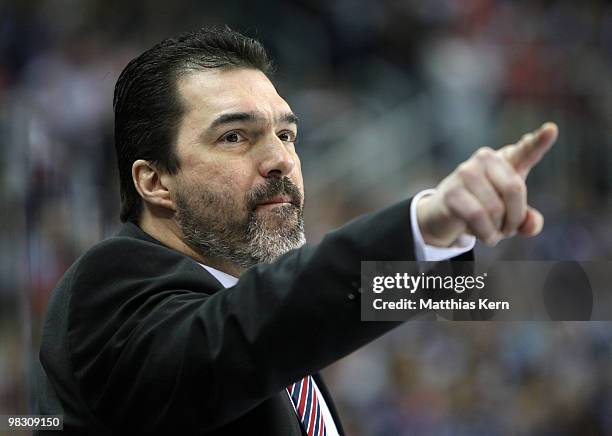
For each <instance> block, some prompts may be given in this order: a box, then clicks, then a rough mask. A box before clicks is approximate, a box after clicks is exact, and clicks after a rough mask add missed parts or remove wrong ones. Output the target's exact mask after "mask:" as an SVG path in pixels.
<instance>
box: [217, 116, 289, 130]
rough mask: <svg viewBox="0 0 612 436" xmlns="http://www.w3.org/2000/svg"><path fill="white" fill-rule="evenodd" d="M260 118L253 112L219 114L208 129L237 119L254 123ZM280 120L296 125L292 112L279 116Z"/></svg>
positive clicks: (260, 118)
mask: <svg viewBox="0 0 612 436" xmlns="http://www.w3.org/2000/svg"><path fill="white" fill-rule="evenodd" d="M262 119H263V118H262V117H260V116H258V115H256V114H255V113H254V112H232V113H228V114H222V115H219V116H218V117H217V118H216V119H215V120H214V121H213V122H212V123H210V127H209V128H208V129H209V130H212V129H214V128H215V127H219V126H221V125H223V124H229V123H235V122H239V121H242V122H249V123H254V122H257V121H260V120H262ZM280 121H281V122H284V123H288V124H295V125H297V123H298V117H297V116H296V115H295V114H294V113H293V112H287V113H285V114H284V115H283V116H281V118H280Z"/></svg>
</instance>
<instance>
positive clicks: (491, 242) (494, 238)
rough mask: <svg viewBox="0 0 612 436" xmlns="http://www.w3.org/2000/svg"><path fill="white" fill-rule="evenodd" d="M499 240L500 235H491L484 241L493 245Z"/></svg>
mask: <svg viewBox="0 0 612 436" xmlns="http://www.w3.org/2000/svg"><path fill="white" fill-rule="evenodd" d="M500 240H501V236H499V235H493V236H491V237H490V238H489V239H487V240H486V241H485V242H486V244H487V245H488V246H490V247H495V246H496V245H497V244H498V243H499V241H500Z"/></svg>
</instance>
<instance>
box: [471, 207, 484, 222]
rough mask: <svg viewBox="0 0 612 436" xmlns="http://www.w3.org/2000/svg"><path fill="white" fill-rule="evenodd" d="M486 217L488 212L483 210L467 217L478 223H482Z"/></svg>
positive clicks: (474, 211)
mask: <svg viewBox="0 0 612 436" xmlns="http://www.w3.org/2000/svg"><path fill="white" fill-rule="evenodd" d="M485 216H486V212H485V211H484V209H482V208H478V209H474V210H472V211H470V212H469V213H468V215H467V218H468V219H469V220H470V221H473V222H477V221H482V220H483V219H484V218H485Z"/></svg>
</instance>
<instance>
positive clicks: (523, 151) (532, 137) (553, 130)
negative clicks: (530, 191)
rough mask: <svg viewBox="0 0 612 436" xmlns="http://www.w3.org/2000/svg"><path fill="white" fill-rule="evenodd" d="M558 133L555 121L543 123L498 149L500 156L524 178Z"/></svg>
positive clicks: (550, 145) (553, 141)
mask: <svg viewBox="0 0 612 436" xmlns="http://www.w3.org/2000/svg"><path fill="white" fill-rule="evenodd" d="M558 135H559V128H558V127H557V125H556V124H555V123H551V122H548V123H544V124H543V125H542V126H541V127H540V128H539V129H538V130H536V131H534V132H532V133H527V134H526V135H524V136H523V137H522V138H521V139H520V140H519V141H518V142H517V143H516V144H513V145H507V146H505V147H503V148H501V149H500V152H501V154H502V156H503V157H504V158H505V159H506V160H507V161H508V162H509V163H510V165H512V166H513V167H514V169H515V170H516V171H517V172H518V173H519V174H520V176H521V177H522V178H523V179H525V178H527V174H529V170H531V168H533V167H534V166H535V165H536V164H537V163H538V162H539V161H540V160H541V159H542V157H543V156H544V154H546V152H547V151H548V150H549V149H550V148H551V147H552V145H553V144H554V143H555V141H556V140H557V136H558Z"/></svg>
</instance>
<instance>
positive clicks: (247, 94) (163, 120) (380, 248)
mask: <svg viewBox="0 0 612 436" xmlns="http://www.w3.org/2000/svg"><path fill="white" fill-rule="evenodd" d="M269 68H270V62H269V60H268V58H267V56H266V53H265V51H264V49H263V47H262V46H261V44H260V43H259V42H257V41H255V40H253V39H249V38H245V37H244V36H242V35H240V34H238V33H236V32H233V31H231V30H229V29H223V30H215V29H202V30H200V31H197V32H194V33H189V34H185V35H183V36H181V37H179V38H177V39H169V40H166V41H163V42H162V43H160V44H158V45H156V46H155V47H153V48H151V49H150V50H148V51H146V52H145V53H143V54H142V55H140V56H139V57H137V58H136V59H134V60H132V61H131V62H130V63H129V64H128V65H127V67H126V68H125V70H124V71H123V73H122V74H121V76H120V78H119V80H118V82H117V86H116V89H115V98H114V109H115V140H116V151H117V158H118V164H119V175H120V184H121V200H122V209H121V219H122V221H124V222H125V224H124V226H123V228H122V229H121V231H120V232H119V234H118V235H117V236H115V237H113V238H110V239H108V240H105V241H103V242H101V243H99V244H97V245H96V246H94V247H93V248H91V249H90V250H89V251H88V252H87V253H85V254H84V255H83V256H82V257H81V258H80V259H79V260H77V261H76V263H75V264H74V265H73V266H72V267H71V268H70V269H69V270H68V271H67V273H66V275H65V276H64V277H63V279H62V280H61V281H60V283H59V284H58V287H57V288H56V289H55V291H54V293H53V296H52V298H51V301H50V304H49V308H48V314H47V319H46V322H45V327H44V334H43V339H42V346H41V351H40V362H41V364H42V366H41V369H40V383H39V393H38V404H39V409H40V413H43V414H62V415H63V416H64V428H65V430H66V431H72V432H73V433H75V434H81V433H91V434H113V433H131V434H145V433H159V434H211V435H213V434H214V435H221V434H223V435H234V434H236V435H245V434H255V435H300V434H308V435H313V434H317V435H320V434H327V435H335V434H343V431H342V426H341V423H340V420H339V418H338V415H337V413H336V411H335V409H334V406H333V403H332V401H331V398H330V396H329V394H328V392H327V390H326V388H325V385H324V384H323V382H322V380H321V378H320V377H319V376H318V374H317V372H318V371H319V370H320V369H321V368H323V367H325V366H327V365H329V364H331V363H332V362H334V361H336V360H338V359H340V358H342V357H343V356H345V355H347V354H348V353H350V352H352V351H354V350H355V349H357V348H359V347H361V346H362V345H364V344H366V343H368V342H370V341H372V340H373V339H375V338H377V337H379V336H380V335H382V334H383V333H385V332H387V331H389V330H390V329H392V328H393V327H395V326H396V325H397V323H374V322H361V321H360V307H359V292H358V288H359V277H360V261H361V260H362V259H368V260H415V259H421V260H443V259H449V258H452V257H454V256H460V255H461V256H462V258H469V257H470V256H471V252H470V250H471V248H472V247H473V245H474V240H475V237H477V238H479V239H481V240H483V241H485V242H486V243H488V244H491V245H494V244H496V243H497V242H498V241H499V240H500V239H501V238H503V237H508V236H510V235H513V234H514V233H516V232H519V233H522V234H524V235H535V234H537V233H538V232H539V231H540V230H541V228H542V216H541V215H540V214H539V212H537V211H536V210H534V209H532V208H531V207H529V206H527V202H526V188H525V177H526V176H527V173H528V172H529V169H530V168H531V167H532V166H533V165H534V164H535V163H536V162H537V161H538V160H539V159H540V158H541V157H542V155H543V154H544V153H545V152H546V150H547V149H548V148H549V147H550V146H551V145H552V143H553V142H554V140H555V137H556V135H557V130H556V126H555V125H553V124H547V125H545V126H543V127H542V128H541V129H539V130H538V131H537V132H535V133H533V134H529V135H526V136H524V137H523V138H522V139H521V140H520V141H519V142H518V143H517V144H514V145H510V146H506V147H504V148H502V149H500V150H499V151H493V150H491V149H486V148H483V149H480V150H479V151H478V152H476V153H475V154H474V155H473V156H472V157H471V158H470V159H469V160H467V161H466V162H465V163H463V164H461V165H460V166H459V168H458V169H457V170H456V171H455V172H453V173H452V174H451V175H449V176H448V177H447V178H446V179H444V180H443V181H442V182H441V183H440V185H439V186H438V187H437V189H436V190H434V191H425V192H423V193H420V194H419V195H417V196H416V197H415V198H413V199H412V200H406V201H403V202H400V203H398V204H396V205H393V206H391V207H389V208H387V209H385V210H382V211H380V212H377V213H374V214H371V215H367V216H364V217H361V218H359V219H357V220H355V221H353V222H351V223H349V224H347V225H345V226H344V227H342V228H340V229H338V230H336V231H334V232H332V233H330V234H329V235H327V237H325V238H324V240H323V241H322V242H321V243H320V244H319V245H318V246H309V245H304V242H305V241H304V230H303V218H302V217H303V214H302V209H303V206H304V187H303V182H302V175H301V170H300V161H299V158H298V155H297V152H296V146H295V141H296V137H297V117H296V116H295V115H294V114H293V112H292V111H291V109H290V107H289V105H288V104H287V103H286V102H285V101H284V100H283V99H282V98H281V97H280V96H279V95H278V94H277V92H276V90H275V88H274V86H273V85H272V83H271V82H270V80H269V78H268V75H267V74H268V72H269Z"/></svg>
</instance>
